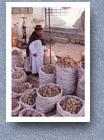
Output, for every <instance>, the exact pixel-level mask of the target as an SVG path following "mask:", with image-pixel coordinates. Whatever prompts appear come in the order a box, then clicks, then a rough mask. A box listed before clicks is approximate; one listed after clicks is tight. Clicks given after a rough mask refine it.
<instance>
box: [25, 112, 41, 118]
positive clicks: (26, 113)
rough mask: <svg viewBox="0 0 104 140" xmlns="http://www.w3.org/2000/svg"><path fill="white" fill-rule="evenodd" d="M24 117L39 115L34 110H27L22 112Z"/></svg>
mask: <svg viewBox="0 0 104 140" xmlns="http://www.w3.org/2000/svg"><path fill="white" fill-rule="evenodd" d="M23 116H24V117H41V115H40V114H39V113H37V112H35V111H32V110H27V111H26V112H25V113H24V114H23Z"/></svg>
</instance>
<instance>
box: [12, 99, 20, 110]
mask: <svg viewBox="0 0 104 140" xmlns="http://www.w3.org/2000/svg"><path fill="white" fill-rule="evenodd" d="M18 106H19V103H18V100H17V99H12V110H15V109H16V108H17V107H18Z"/></svg>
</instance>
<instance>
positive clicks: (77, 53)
mask: <svg viewBox="0 0 104 140" xmlns="http://www.w3.org/2000/svg"><path fill="white" fill-rule="evenodd" d="M47 47H48V48H49V44H47ZM84 47H85V46H84V45H80V44H72V43H69V44H60V43H55V44H52V45H51V48H52V51H53V52H54V53H55V55H58V56H66V55H70V56H71V57H72V58H74V59H75V60H76V61H78V60H80V58H81V54H82V52H83V51H84Z"/></svg>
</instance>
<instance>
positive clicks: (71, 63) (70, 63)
mask: <svg viewBox="0 0 104 140" xmlns="http://www.w3.org/2000/svg"><path fill="white" fill-rule="evenodd" d="M57 64H58V65H59V66H60V67H63V68H75V67H77V65H78V64H77V62H76V61H75V60H74V59H73V58H71V57H70V56H69V55H67V56H66V57H61V58H60V59H58V61H57Z"/></svg>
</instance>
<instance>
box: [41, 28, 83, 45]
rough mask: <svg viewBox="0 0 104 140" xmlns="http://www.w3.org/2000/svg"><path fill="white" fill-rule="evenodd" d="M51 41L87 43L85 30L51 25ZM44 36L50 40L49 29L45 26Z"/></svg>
mask: <svg viewBox="0 0 104 140" xmlns="http://www.w3.org/2000/svg"><path fill="white" fill-rule="evenodd" d="M50 35H51V41H52V42H54V43H69V42H71V43H80V44H83V45H84V44H85V43H84V42H85V35H84V31H82V30H81V29H76V28H58V27H51V30H50ZM42 37H43V38H44V39H45V40H46V41H49V29H48V28H47V27H45V29H44V31H43V33H42Z"/></svg>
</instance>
